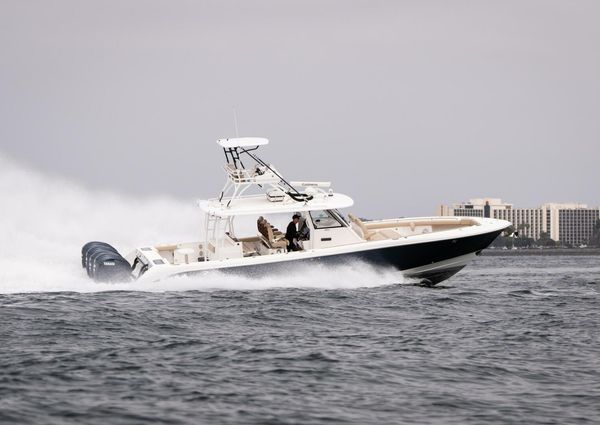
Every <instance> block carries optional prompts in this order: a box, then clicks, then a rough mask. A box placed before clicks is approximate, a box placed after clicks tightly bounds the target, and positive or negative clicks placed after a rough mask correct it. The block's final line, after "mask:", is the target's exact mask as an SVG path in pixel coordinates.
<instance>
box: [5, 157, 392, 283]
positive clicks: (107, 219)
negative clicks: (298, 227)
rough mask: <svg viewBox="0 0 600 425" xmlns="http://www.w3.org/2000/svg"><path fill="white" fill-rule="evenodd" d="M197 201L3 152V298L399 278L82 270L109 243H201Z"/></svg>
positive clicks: (342, 270) (311, 270)
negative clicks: (30, 164)
mask: <svg viewBox="0 0 600 425" xmlns="http://www.w3.org/2000/svg"><path fill="white" fill-rule="evenodd" d="M200 220H201V214H200V211H199V210H198V208H197V207H196V206H195V202H194V201H193V200H188V201H182V200H179V199H173V198H169V197H166V196H158V197H152V198H131V197H127V196H124V195H119V194H115V193H110V192H106V191H93V190H89V189H85V188H83V187H82V186H79V185H77V184H74V183H71V182H68V181H65V180H61V179H59V178H56V177H48V176H45V175H43V174H42V173H40V172H38V171H35V170H30V169H27V168H26V167H23V166H21V165H19V164H16V163H15V162H14V161H13V160H10V159H7V158H6V157H2V156H1V155H0V293H2V294H8V293H25V292H56V291H76V292H97V291H107V290H139V291H181V290H212V289H230V290H240V289H243V290H247V289H269V288H276V287H310V288H324V289H333V288H356V287H366V286H378V285H385V284H393V283H398V282H401V281H402V277H401V275H400V274H399V273H397V272H394V271H391V270H389V271H384V272H381V271H376V270H374V269H372V268H370V267H368V266H366V265H365V264H348V265H346V266H342V267H336V268H335V269H334V270H332V269H330V268H325V267H322V266H310V267H308V266H303V267H302V269H301V270H300V269H296V270H293V271H295V273H294V272H292V273H289V274H286V276H277V275H273V276H268V277H263V278H250V277H244V276H239V275H227V274H224V273H220V272H212V273H208V274H205V275H199V276H197V277H180V278H174V279H169V280H166V281H161V282H155V283H144V284H142V283H138V282H127V283H116V284H99V283H95V282H93V281H91V280H90V279H89V278H88V277H87V275H86V274H85V271H84V270H83V269H82V268H81V262H80V255H81V254H80V253H81V246H82V245H83V244H84V243H86V242H88V241H90V240H101V241H105V242H109V243H111V244H112V245H113V246H115V247H116V248H117V249H118V250H119V251H120V252H121V253H123V254H126V253H127V252H128V251H129V250H131V249H132V248H133V247H135V246H137V245H142V244H148V243H172V242H180V241H194V240H199V236H200V235H199V234H200V231H201V229H202V228H203V226H202V225H201V221H200Z"/></svg>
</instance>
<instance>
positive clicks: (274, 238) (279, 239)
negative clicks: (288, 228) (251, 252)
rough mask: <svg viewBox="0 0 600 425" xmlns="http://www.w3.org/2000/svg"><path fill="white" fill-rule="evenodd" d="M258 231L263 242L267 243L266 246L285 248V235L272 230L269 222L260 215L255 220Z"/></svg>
mask: <svg viewBox="0 0 600 425" xmlns="http://www.w3.org/2000/svg"><path fill="white" fill-rule="evenodd" d="M256 223H257V226H258V231H259V232H260V235H261V236H262V240H263V242H265V244H266V245H267V247H269V248H272V249H276V248H285V247H287V246H288V243H289V242H288V240H287V239H286V238H285V237H284V236H285V235H284V234H283V233H281V232H279V231H277V232H274V231H273V226H271V224H269V222H268V221H267V220H266V219H264V218H263V217H262V216H261V217H259V218H258V220H257V222H256Z"/></svg>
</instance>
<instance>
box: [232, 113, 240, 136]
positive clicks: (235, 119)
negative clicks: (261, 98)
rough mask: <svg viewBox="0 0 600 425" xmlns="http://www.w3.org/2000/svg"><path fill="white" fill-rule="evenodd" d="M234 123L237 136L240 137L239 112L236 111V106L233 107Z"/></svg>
mask: <svg viewBox="0 0 600 425" xmlns="http://www.w3.org/2000/svg"><path fill="white" fill-rule="evenodd" d="M233 124H234V125H235V137H240V135H239V132H238V123H237V113H236V112H235V106H234V107H233Z"/></svg>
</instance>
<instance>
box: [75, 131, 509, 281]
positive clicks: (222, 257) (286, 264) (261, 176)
mask: <svg viewBox="0 0 600 425" xmlns="http://www.w3.org/2000/svg"><path fill="white" fill-rule="evenodd" d="M217 143H218V145H219V146H220V147H221V148H222V149H223V152H224V154H225V160H226V163H225V165H224V171H225V174H226V179H225V185H224V187H223V189H222V190H221V192H220V194H219V196H218V197H216V198H214V199H208V200H202V201H198V206H199V207H200V210H201V212H202V214H203V219H204V220H203V221H204V232H203V237H202V240H198V241H194V242H182V243H176V244H163V245H146V246H140V247H137V248H136V249H135V250H134V251H132V252H131V253H129V254H128V255H127V256H125V257H123V256H122V255H121V254H120V253H119V252H118V251H117V250H116V249H115V248H114V247H112V246H111V245H109V244H108V243H105V242H98V241H93V242H89V243H87V244H85V245H84V246H83V248H82V257H81V260H82V266H83V267H84V268H85V269H86V270H87V274H88V275H89V276H90V277H91V278H93V279H95V280H97V281H122V280H128V279H134V280H137V281H142V282H146V281H147V282H152V281H158V280H161V279H165V278H169V277H172V276H182V275H191V274H197V273H203V272H207V271H210V270H220V271H223V272H227V273H239V274H243V275H250V276H260V275H266V274H270V273H278V272H282V271H284V272H286V273H289V272H291V271H293V270H294V268H295V267H296V266H297V265H298V264H308V265H314V264H324V265H326V266H328V267H336V266H339V265H341V264H348V263H356V262H358V264H368V265H371V266H373V267H376V268H389V267H393V268H395V269H396V270H399V271H400V272H401V274H402V275H403V276H405V277H406V278H408V279H415V281H418V282H422V283H425V284H428V285H435V284H437V283H439V282H442V281H444V280H446V279H448V278H450V277H451V276H453V275H454V274H456V273H457V272H459V271H460V270H461V269H462V268H463V267H465V266H466V265H467V263H468V262H469V261H471V260H472V259H473V258H475V256H476V255H478V254H480V253H481V251H482V250H483V249H485V248H487V247H488V246H489V245H490V244H491V242H492V241H493V240H494V239H495V238H496V237H497V236H498V235H499V234H500V233H502V232H503V231H507V229H509V228H510V226H511V223H510V222H508V221H504V220H497V219H491V218H481V217H409V218H392V219H383V220H365V219H361V218H359V217H357V216H355V215H353V214H351V213H348V214H347V215H344V214H343V213H342V212H341V210H345V209H348V208H349V207H351V206H352V205H353V204H354V201H353V200H352V198H350V197H349V196H347V195H344V194H341V193H337V192H334V191H333V189H332V187H331V182H320V181H288V180H286V179H285V178H284V177H283V175H282V174H281V173H280V172H279V171H278V170H277V169H276V168H275V167H274V166H273V165H272V164H269V163H267V162H266V161H264V160H263V159H262V158H261V157H260V156H259V155H258V152H257V151H258V150H259V148H260V149H262V148H263V147H264V146H265V145H267V144H268V143H269V141H268V139H265V138H259V137H236V138H229V139H219V140H217ZM252 192H255V193H252ZM292 215H296V216H297V217H298V219H297V222H298V224H297V225H296V226H297V227H295V228H292V231H294V230H295V231H296V232H292V233H291V235H292V236H294V235H295V237H290V236H289V235H288V237H287V238H286V234H285V233H284V232H282V231H280V230H279V229H278V228H277V223H275V222H274V221H273V220H275V218H273V217H279V218H280V219H279V220H280V221H281V217H283V220H285V222H287V221H289V220H290V217H292ZM242 220H246V222H248V221H249V222H250V223H252V229H255V230H253V231H250V232H249V234H243V233H244V232H242V231H238V227H239V226H238V223H239V221H242ZM295 221H296V220H295ZM254 223H256V224H255V225H254ZM288 239H292V240H288Z"/></svg>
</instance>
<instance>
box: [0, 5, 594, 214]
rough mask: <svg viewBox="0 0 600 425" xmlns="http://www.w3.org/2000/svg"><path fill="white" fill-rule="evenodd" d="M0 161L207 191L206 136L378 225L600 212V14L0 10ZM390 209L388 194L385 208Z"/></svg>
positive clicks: (133, 186)
mask: <svg viewBox="0 0 600 425" xmlns="http://www.w3.org/2000/svg"><path fill="white" fill-rule="evenodd" d="M0 9H1V10H0V155H2V154H3V155H5V156H6V155H7V156H9V157H12V158H15V159H17V160H18V161H21V162H24V163H27V164H31V165H33V166H35V167H36V168H38V169H41V170H43V171H44V172H50V173H52V174H58V175H61V176H64V177H66V178H69V179H71V180H75V181H79V182H81V183H83V184H86V185H88V186H91V187H99V188H104V189H111V190H116V191H120V192H124V193H132V194H136V195H144V196H146V195H151V194H155V193H157V194H163V193H169V194H173V195H175V196H179V197H182V198H202V197H208V196H215V195H216V194H217V192H218V190H219V189H220V187H221V185H222V183H223V179H224V176H223V174H222V171H221V168H220V167H221V163H222V161H223V156H222V152H220V151H219V150H218V149H217V146H216V144H215V139H217V138H219V137H228V136H232V135H234V126H233V119H232V107H233V106H235V107H236V109H237V111H238V122H239V128H240V133H241V135H253V136H265V137H268V138H270V139H271V143H272V144H271V145H269V146H268V147H266V148H265V149H264V151H263V154H264V156H265V157H266V159H268V160H269V161H271V162H273V163H274V164H275V165H276V166H277V167H278V168H279V169H280V170H282V171H283V172H284V173H285V175H286V176H288V177H289V178H290V179H292V180H300V179H305V180H332V181H333V182H334V188H335V189H336V190H337V191H340V192H344V193H347V194H349V195H351V196H353V197H354V198H355V201H356V206H355V208H354V211H355V212H357V213H359V214H361V215H363V216H371V217H384V216H398V215H421V214H432V213H433V212H434V210H435V207H436V205H438V204H440V203H452V202H456V201H461V200H466V199H467V198H469V197H478V196H497V197H502V198H505V199H506V200H507V201H511V202H513V203H515V204H517V205H518V206H536V205H537V204H539V203H542V202H546V201H579V202H586V203H588V204H591V205H598V204H600V189H599V186H598V181H600V171H599V167H598V158H599V153H600V24H599V22H600V2H599V1H597V0H591V1H584V0H578V1H567V0H563V1H552V0H544V1H541V0H540V1H534V0H529V1H526V0H519V1H447V0H443V1H373V0H369V1H353V2H350V1H327V0H320V1H297V2H291V1H235V2H233V1H214V2H204V1H146V0H144V1H126V0H119V1H94V2H91V1H51V2H48V1H23V0H17V1H8V0H0ZM389 195H391V196H389Z"/></svg>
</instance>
